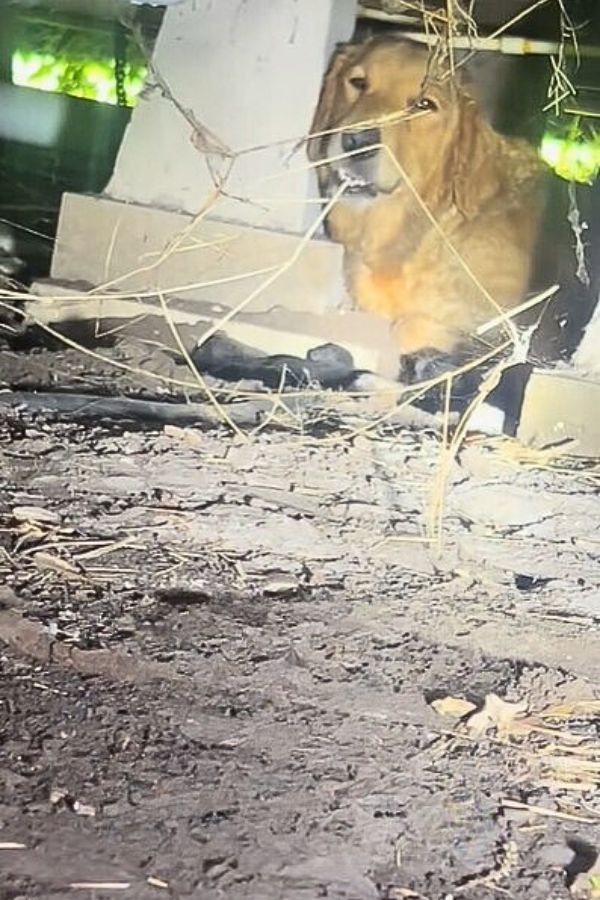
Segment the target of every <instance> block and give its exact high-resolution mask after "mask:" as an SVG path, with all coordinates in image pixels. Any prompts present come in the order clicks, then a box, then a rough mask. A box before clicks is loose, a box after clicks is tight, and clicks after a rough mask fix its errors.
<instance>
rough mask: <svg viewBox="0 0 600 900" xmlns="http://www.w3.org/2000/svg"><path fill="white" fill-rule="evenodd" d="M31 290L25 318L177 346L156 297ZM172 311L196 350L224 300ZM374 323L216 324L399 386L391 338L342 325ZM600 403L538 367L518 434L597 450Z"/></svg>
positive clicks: (597, 394)
mask: <svg viewBox="0 0 600 900" xmlns="http://www.w3.org/2000/svg"><path fill="white" fill-rule="evenodd" d="M32 291H33V293H34V294H36V298H35V299H32V300H31V301H29V302H28V303H26V304H25V306H24V311H25V314H26V322H27V321H29V322H30V323H33V322H35V323H40V324H42V325H50V326H53V327H57V326H60V325H61V323H63V324H64V323H66V322H85V321H88V322H92V321H93V322H94V323H96V322H98V321H102V322H103V323H104V329H103V330H104V331H105V332H109V331H111V330H113V329H118V332H119V334H121V335H122V336H124V337H129V338H137V339H142V340H152V341H154V342H156V341H162V342H163V344H164V346H165V347H166V348H167V349H170V350H172V351H177V349H178V348H177V346H176V342H175V340H174V338H173V335H172V332H171V329H170V328H169V325H168V323H167V321H166V320H165V318H164V315H163V313H162V309H161V307H160V304H159V302H158V300H152V299H150V298H147V299H144V300H136V299H134V298H133V297H132V298H131V299H127V300H123V299H122V298H121V297H119V296H116V297H115V298H112V297H110V295H109V294H104V295H103V296H102V297H95V296H94V295H93V294H87V293H85V292H82V284H81V282H79V283H78V284H77V286H76V287H73V286H69V285H68V284H66V283H64V282H63V283H57V282H55V281H53V280H47V281H38V282H36V283H35V284H34V285H33V286H32ZM169 312H170V315H171V319H172V322H173V324H174V325H175V327H176V328H177V330H178V331H179V332H180V334H181V337H182V339H183V340H184V342H185V345H186V346H187V347H188V348H189V349H190V350H191V349H193V347H194V346H195V345H196V344H197V342H198V341H199V340H201V337H202V334H203V333H205V332H206V331H207V330H208V329H211V330H214V326H215V325H216V324H219V323H221V319H222V316H223V307H217V308H216V309H215V305H214V304H207V303H201V302H199V301H190V300H189V299H183V298H172V299H171V301H170V303H169ZM374 319H375V321H373V320H374ZM369 328H373V336H374V337H378V338H381V333H380V331H379V330H380V329H385V328H386V326H385V323H382V322H381V320H378V319H376V317H373V316H370V315H368V314H367V313H362V312H359V311H353V312H348V313H345V314H342V313H328V314H326V315H324V314H321V315H316V314H314V313H306V312H305V313H300V312H294V311H292V310H285V309H281V310H273V311H271V312H269V313H255V314H251V313H239V314H238V315H236V316H235V318H233V319H230V320H229V321H227V322H223V323H222V324H219V330H220V331H223V332H224V333H225V334H227V336H228V337H230V338H231V339H233V340H235V341H239V342H240V343H242V344H246V345H248V346H250V347H254V348H256V349H257V350H259V351H261V352H262V353H265V354H266V355H277V354H280V353H286V354H290V355H296V356H299V357H305V356H306V354H307V353H308V352H309V351H310V350H313V349H314V348H315V347H317V346H320V345H322V344H324V343H328V342H332V343H335V344H337V345H338V346H340V347H343V348H345V349H346V350H347V351H348V352H349V353H350V354H351V355H352V357H353V359H354V362H355V366H356V368H357V369H358V370H363V371H366V372H373V373H375V375H376V376H379V378H380V379H382V380H380V381H377V379H374V381H373V390H374V391H376V390H382V391H385V389H386V388H387V389H388V391H389V390H390V389H391V388H393V387H397V384H396V382H395V378H396V376H397V355H396V352H395V348H394V347H393V345H392V344H391V342H390V343H389V344H388V346H387V348H386V352H384V351H383V350H382V345H381V342H380V340H379V341H377V340H374V343H373V345H372V346H368V345H366V344H362V345H361V344H357V343H355V342H354V341H352V340H349V339H346V338H345V334H344V333H345V332H346V333H349V334H354V335H356V334H360V335H361V336H363V337H364V336H365V335H368V334H369ZM599 408H600V379H591V378H589V377H585V376H584V375H582V374H581V373H578V372H577V371H576V370H569V369H560V370H559V369H554V370H547V369H534V370H533V372H532V373H531V375H530V377H529V379H528V382H527V385H526V387H525V392H524V399H523V403H522V407H521V411H520V416H519V425H518V428H517V431H516V437H517V439H518V440H519V441H520V442H521V443H522V444H524V445H526V446H531V447H534V448H538V449H542V448H546V447H551V446H557V447H561V446H563V447H564V451H565V453H566V454H567V455H570V456H579V457H588V458H589V457H591V458H596V457H599V456H600V419H599V418H598V416H597V414H596V411H597V410H598V409H599ZM481 430H483V431H484V432H485V430H486V429H485V428H482V427H481V422H480V417H475V418H474V419H473V421H472V423H471V425H470V428H469V431H471V432H473V431H481Z"/></svg>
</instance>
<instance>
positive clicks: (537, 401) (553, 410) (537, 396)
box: [516, 369, 600, 458]
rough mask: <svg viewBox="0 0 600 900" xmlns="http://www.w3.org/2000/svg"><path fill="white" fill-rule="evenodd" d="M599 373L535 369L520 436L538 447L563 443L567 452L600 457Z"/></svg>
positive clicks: (529, 383) (562, 445)
mask: <svg viewBox="0 0 600 900" xmlns="http://www.w3.org/2000/svg"><path fill="white" fill-rule="evenodd" d="M599 413H600V376H599V375H596V376H593V377H588V376H586V375H585V374H583V373H581V372H578V371H577V370H575V369H534V370H533V372H532V373H531V376H530V377H529V381H528V383H527V387H526V389H525V395H524V399H523V405H522V407H521V416H520V421H519V426H518V428H517V434H516V436H517V439H518V440H519V441H520V442H521V443H523V444H526V445H527V446H531V447H535V448H539V449H542V448H547V447H556V448H557V450H558V451H560V449H561V447H562V448H563V449H564V452H565V454H566V455H568V456H580V457H587V458H597V457H600V415H599Z"/></svg>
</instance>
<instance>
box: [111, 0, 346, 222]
mask: <svg viewBox="0 0 600 900" xmlns="http://www.w3.org/2000/svg"><path fill="white" fill-rule="evenodd" d="M355 13H356V0H185V2H184V3H182V4H181V5H177V6H173V7H170V8H168V9H167V11H166V13H165V17H164V20H163V25H162V28H161V31H160V34H159V37H158V41H157V44H156V47H155V52H154V63H155V65H156V67H157V69H158V71H159V72H160V75H161V76H162V77H163V79H164V80H165V81H166V82H167V83H168V84H169V86H170V89H171V91H172V93H173V95H174V96H175V97H176V98H177V99H178V101H179V102H180V103H181V104H182V105H183V106H184V107H186V108H189V109H191V110H192V111H193V112H194V114H195V116H196V118H197V119H198V120H200V121H201V122H202V123H204V124H205V125H206V126H207V127H208V128H209V129H210V130H211V131H212V132H213V133H214V134H216V135H217V136H218V137H219V138H220V139H221V141H222V142H224V143H225V144H226V145H227V146H228V147H229V148H231V149H232V150H234V151H240V150H245V149H247V148H250V147H255V146H257V145H264V144H267V145H269V146H268V147H267V148H266V149H262V150H258V151H255V152H252V153H247V154H244V155H242V156H240V157H238V158H237V159H236V161H235V164H234V167H233V171H232V172H231V175H230V177H229V179H228V181H227V191H228V193H229V194H233V195H235V196H236V197H241V198H242V200H241V201H240V200H235V199H230V198H222V199H220V200H219V202H218V205H217V206H216V207H214V208H213V209H212V210H211V215H212V216H216V217H218V218H222V219H226V220H229V221H236V222H242V223H246V224H255V225H261V226H262V227H267V228H274V229H282V230H285V231H290V232H295V233H298V232H301V231H302V230H303V229H304V228H306V226H307V225H308V224H309V223H310V222H311V221H313V220H314V218H315V216H316V214H317V209H318V207H317V206H316V205H315V204H312V205H310V204H309V205H307V204H306V203H305V201H306V200H307V198H311V197H312V198H316V197H317V190H316V185H315V181H314V176H313V173H312V172H310V171H308V170H307V169H306V168H305V167H306V156H305V153H304V150H303V148H300V149H298V150H297V151H296V153H295V154H293V155H292V157H291V158H290V152H291V151H292V149H293V147H294V144H295V143H296V142H297V140H298V138H300V137H301V136H302V135H305V134H306V133H307V131H308V128H309V126H310V123H311V120H312V116H313V112H314V109H315V106H316V103H317V99H318V95H319V89H320V85H321V80H322V77H323V73H324V70H325V68H326V65H327V62H328V60H329V56H330V54H331V51H332V50H333V48H334V45H335V43H336V42H337V41H340V40H346V39H348V38H349V37H350V36H351V34H352V31H353V29H354V21H355ZM191 133H192V129H191V127H190V125H189V123H188V122H186V120H185V118H183V116H182V115H181V113H179V112H178V111H177V109H176V108H175V107H174V105H173V103H172V102H171V101H170V100H168V99H165V98H164V97H163V96H162V95H161V92H160V91H159V90H158V89H157V88H153V89H150V90H149V91H148V95H147V97H146V98H145V99H143V100H141V101H140V103H139V105H138V106H137V108H136V109H135V111H134V114H133V117H132V121H131V124H130V125H129V128H128V130H127V132H126V135H125V138H124V142H123V145H122V148H121V152H120V154H119V157H118V160H117V164H116V169H115V173H114V176H113V178H112V180H111V182H110V184H109V186H108V188H107V193H108V194H109V196H111V197H114V198H115V199H120V200H132V201H135V202H137V203H143V204H149V205H155V206H161V207H163V208H168V209H175V210H183V211H186V212H190V213H196V212H198V210H199V209H201V208H202V205H203V203H204V201H205V199H206V197H207V195H208V194H209V192H210V191H211V189H212V188H213V181H212V179H211V176H210V172H209V169H208V166H207V160H206V159H205V158H204V157H203V155H202V154H200V153H199V152H198V150H196V149H195V148H194V147H193V146H192V143H191V140H190V138H191ZM281 141H285V142H286V143H284V144H281V145H280V144H278V143H277V142H281ZM211 162H212V164H213V165H214V164H219V160H218V159H216V158H215V157H212V159H211ZM248 200H250V201H253V202H251V203H249V202H244V201H248Z"/></svg>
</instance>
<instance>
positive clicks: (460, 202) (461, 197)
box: [452, 93, 506, 218]
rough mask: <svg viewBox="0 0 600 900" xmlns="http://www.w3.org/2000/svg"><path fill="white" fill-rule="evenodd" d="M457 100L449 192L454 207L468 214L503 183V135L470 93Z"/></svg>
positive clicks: (467, 215)
mask: <svg viewBox="0 0 600 900" xmlns="http://www.w3.org/2000/svg"><path fill="white" fill-rule="evenodd" d="M458 104H459V109H458V122H457V126H456V134H455V142H454V148H453V179H452V192H453V200H454V204H455V206H456V207H457V209H458V210H459V211H460V212H461V213H462V214H463V215H464V216H466V217H467V218H470V217H471V216H473V215H475V214H476V213H477V212H478V211H479V210H480V209H481V208H482V206H483V205H484V204H485V203H486V202H487V201H488V200H491V198H492V197H494V196H496V195H497V194H499V193H500V192H501V191H502V189H503V187H504V181H505V177H504V176H505V174H506V173H505V172H504V166H503V163H504V159H503V148H502V143H503V139H502V138H501V137H500V135H498V134H496V132H495V131H494V130H493V129H492V127H491V125H490V124H489V123H488V122H487V120H486V119H485V117H484V115H483V114H482V113H481V111H480V110H479V107H478V105H477V103H476V101H475V100H474V99H473V98H472V97H470V96H469V95H468V94H466V93H461V94H459V97H458Z"/></svg>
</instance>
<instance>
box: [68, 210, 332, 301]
mask: <svg viewBox="0 0 600 900" xmlns="http://www.w3.org/2000/svg"><path fill="white" fill-rule="evenodd" d="M192 223H193V218H192V217H191V216H189V215H185V214H182V213H173V212H168V211H166V210H161V209H156V208H152V207H146V206H139V205H137V204H132V203H122V202H117V201H115V200H111V199H108V198H106V197H92V196H84V195H81V194H64V195H63V200H62V207H61V213H60V219H59V227H58V235H57V242H56V247H55V251H54V257H53V260H52V271H51V274H52V277H53V278H54V279H58V280H65V281H79V280H83V281H87V282H89V283H90V284H94V285H102V284H105V283H107V282H108V283H109V284H110V286H111V287H112V288H113V289H117V290H119V291H124V292H145V291H149V292H151V293H152V292H155V291H156V290H157V289H160V290H162V291H165V292H169V293H177V294H178V295H183V296H185V297H186V298H187V299H188V300H198V301H202V302H205V303H211V304H217V305H223V306H224V307H235V306H237V304H238V303H240V302H243V301H244V300H245V299H246V298H247V297H248V296H249V295H250V294H251V293H252V292H253V291H255V290H256V289H257V288H258V287H259V286H260V285H261V284H262V283H263V282H264V281H265V280H266V279H268V278H269V277H270V276H271V275H272V272H273V271H274V270H275V268H276V267H277V266H282V265H284V264H285V263H286V262H287V261H288V260H290V259H291V258H292V256H293V254H294V253H295V252H296V251H297V249H298V245H299V241H300V238H299V237H297V236H293V235H287V234H278V233H277V232H272V231H267V230H265V229H260V228H254V227H251V226H244V225H232V224H228V223H224V222H215V221H213V220H209V219H201V220H200V221H198V222H197V223H195V224H194V225H193V228H191V230H189V231H188V232H187V233H186V234H185V237H184V239H183V240H182V242H181V244H180V246H179V247H178V248H177V249H176V250H175V251H174V252H172V253H171V254H169V255H168V256H167V257H166V258H165V259H164V260H163V261H162V262H161V260H160V257H161V254H162V253H163V252H164V250H165V248H166V247H167V246H168V245H169V242H170V241H171V240H172V239H173V238H174V237H175V236H176V235H178V234H180V233H181V232H183V231H184V229H189V228H190V225H191V224H192ZM342 259H343V250H342V247H341V245H339V244H335V243H333V242H332V241H328V240H325V239H323V240H319V239H314V240H312V241H310V242H309V243H308V244H307V245H306V247H305V248H304V249H303V251H302V253H301V254H300V256H299V257H298V259H297V260H296V261H295V262H294V263H293V265H291V266H290V267H289V268H288V269H287V270H286V271H284V272H283V273H282V274H281V275H280V276H279V277H278V278H277V279H276V280H275V281H274V282H273V284H272V285H270V286H269V287H268V288H267V289H266V290H264V291H262V292H261V293H260V294H258V295H257V296H256V297H255V298H254V299H253V300H252V301H251V302H250V303H248V304H247V305H245V306H244V311H247V312H250V311H264V310H268V309H270V308H271V307H273V306H283V307H286V308H288V309H295V310H303V311H309V312H321V311H325V310H330V309H332V308H335V307H337V306H339V305H343V304H344V303H345V302H346V300H347V298H346V291H345V287H344V283H343V275H342V270H343V266H342ZM252 272H254V273H256V272H260V273H261V274H254V275H252V274H250V275H248V273H252ZM219 282H220V283H219Z"/></svg>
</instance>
